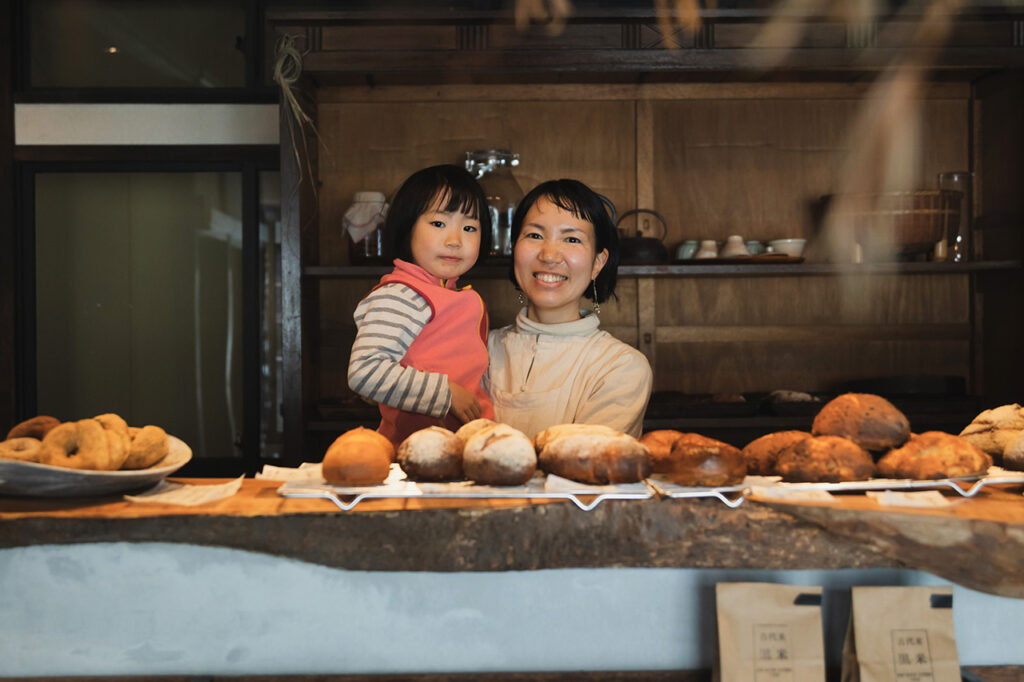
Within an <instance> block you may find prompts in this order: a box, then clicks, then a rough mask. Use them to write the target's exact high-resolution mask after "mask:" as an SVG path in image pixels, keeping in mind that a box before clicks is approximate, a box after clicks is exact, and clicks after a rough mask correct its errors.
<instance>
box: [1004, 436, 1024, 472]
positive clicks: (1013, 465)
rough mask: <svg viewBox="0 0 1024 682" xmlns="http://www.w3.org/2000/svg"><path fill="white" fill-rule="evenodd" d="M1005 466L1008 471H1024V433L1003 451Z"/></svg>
mask: <svg viewBox="0 0 1024 682" xmlns="http://www.w3.org/2000/svg"><path fill="white" fill-rule="evenodd" d="M1003 466H1004V467H1006V468H1007V469H1016V470H1017V471H1024V431H1022V432H1021V433H1019V434H1018V435H1017V437H1016V438H1014V439H1013V440H1012V441H1010V442H1009V443H1008V444H1007V446H1006V449H1005V450H1003Z"/></svg>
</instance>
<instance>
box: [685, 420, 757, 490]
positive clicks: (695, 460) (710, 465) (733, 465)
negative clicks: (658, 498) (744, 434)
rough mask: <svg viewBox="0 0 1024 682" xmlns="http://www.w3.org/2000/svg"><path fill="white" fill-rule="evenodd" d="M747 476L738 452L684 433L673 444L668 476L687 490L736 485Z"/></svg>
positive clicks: (731, 447)
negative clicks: (689, 487)
mask: <svg viewBox="0 0 1024 682" xmlns="http://www.w3.org/2000/svg"><path fill="white" fill-rule="evenodd" d="M746 475H747V465H746V463H745V462H744V461H743V455H741V454H740V451H739V448H736V447H733V446H732V445H729V444H728V443H723V442H722V441H720V440H715V439H714V438H708V437H707V436H702V435H700V434H698V433H684V434H682V435H681V436H680V437H679V438H677V439H676V441H675V443H673V444H672V453H671V455H670V468H669V471H668V476H669V478H670V479H671V480H672V482H673V483H676V484H678V485H685V486H709V487H719V486H726V485H736V484H737V483H740V482H742V481H743V477H744V476H746Z"/></svg>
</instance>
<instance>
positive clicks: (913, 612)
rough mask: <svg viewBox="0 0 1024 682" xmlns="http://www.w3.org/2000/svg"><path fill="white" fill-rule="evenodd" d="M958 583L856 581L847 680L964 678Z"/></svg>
mask: <svg viewBox="0 0 1024 682" xmlns="http://www.w3.org/2000/svg"><path fill="white" fill-rule="evenodd" d="M960 679H961V678H960V661H959V658H958V657H957V653H956V635H955V633H954V632H953V588H952V587H951V586H948V585H947V586H939V587H854V588H853V599H852V603H851V605H850V625H849V627H848V628H847V630H846V640H845V641H844V643H843V672H842V682H960Z"/></svg>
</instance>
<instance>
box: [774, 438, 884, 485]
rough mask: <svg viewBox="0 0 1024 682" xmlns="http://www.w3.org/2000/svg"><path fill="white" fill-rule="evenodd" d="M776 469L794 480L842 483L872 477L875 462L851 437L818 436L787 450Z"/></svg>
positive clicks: (783, 476)
mask: <svg viewBox="0 0 1024 682" xmlns="http://www.w3.org/2000/svg"><path fill="white" fill-rule="evenodd" d="M775 470H776V472H777V473H778V474H779V475H780V476H782V480H784V481H789V482H791V483H841V482H843V481H864V480H867V479H869V478H871V476H872V475H873V474H874V473H875V463H874V460H872V459H871V455H870V454H869V453H868V451H867V450H865V449H864V448H862V447H860V446H859V445H857V444H856V443H854V442H853V441H851V440H847V439H846V438H840V437H839V436H814V437H812V438H805V439H803V440H801V441H799V442H798V443H796V444H795V445H792V446H790V447H789V448H786V449H785V450H783V451H782V452H781V453H780V454H779V459H778V461H777V462H776V463H775Z"/></svg>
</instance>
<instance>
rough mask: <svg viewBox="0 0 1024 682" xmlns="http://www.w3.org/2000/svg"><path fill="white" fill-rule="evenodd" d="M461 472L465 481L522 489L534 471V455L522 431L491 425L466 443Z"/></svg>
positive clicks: (502, 425)
mask: <svg viewBox="0 0 1024 682" xmlns="http://www.w3.org/2000/svg"><path fill="white" fill-rule="evenodd" d="M477 421H481V420H477ZM470 423H472V422H470ZM460 430H461V429H460ZM456 435H458V434H456ZM462 469H463V471H464V472H465V474H466V478H468V479H470V480H472V481H475V482H477V483H479V484H481V485H523V484H524V483H526V482H527V481H529V480H530V479H531V478H533V472H535V471H536V470H537V453H536V452H534V450H533V442H532V441H531V440H530V439H529V438H527V437H526V434H524V433H523V432H522V431H519V430H518V429H514V428H512V427H511V426H508V425H507V424H492V425H491V426H488V427H486V428H484V429H481V430H480V431H477V432H476V433H475V434H473V435H472V436H471V437H470V438H469V440H467V441H466V447H465V448H464V449H463V451H462Z"/></svg>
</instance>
